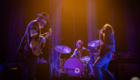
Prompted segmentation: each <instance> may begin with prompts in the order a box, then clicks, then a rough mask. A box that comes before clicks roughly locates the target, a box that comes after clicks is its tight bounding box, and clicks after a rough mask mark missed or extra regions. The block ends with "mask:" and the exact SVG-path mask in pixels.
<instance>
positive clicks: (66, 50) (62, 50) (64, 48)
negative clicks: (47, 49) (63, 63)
mask: <svg viewBox="0 0 140 80" xmlns="http://www.w3.org/2000/svg"><path fill="white" fill-rule="evenodd" d="M54 49H55V50H56V51H57V52H59V53H63V54H67V53H70V52H71V49H70V48H69V47H67V46H63V45H59V46H56V47H55V48H54Z"/></svg>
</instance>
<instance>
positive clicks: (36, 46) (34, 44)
mask: <svg viewBox="0 0 140 80" xmlns="http://www.w3.org/2000/svg"><path fill="white" fill-rule="evenodd" d="M42 44H43V43H42V42H39V41H35V40H34V39H33V40H31V42H30V48H31V49H32V52H33V54H34V55H36V56H39V55H40V54H43V53H42V46H41V45H42Z"/></svg>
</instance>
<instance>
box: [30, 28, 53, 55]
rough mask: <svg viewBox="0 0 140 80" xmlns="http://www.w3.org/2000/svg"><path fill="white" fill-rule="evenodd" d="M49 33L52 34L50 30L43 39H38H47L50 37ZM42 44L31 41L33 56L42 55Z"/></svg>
mask: <svg viewBox="0 0 140 80" xmlns="http://www.w3.org/2000/svg"><path fill="white" fill-rule="evenodd" d="M51 33H52V31H51V29H49V32H48V33H47V35H46V36H45V37H40V38H42V39H43V40H45V39H46V38H48V37H49V36H50V35H51ZM42 44H44V43H43V41H36V40H34V39H32V40H31V42H30V48H31V49H32V52H33V54H34V55H36V56H39V55H40V54H43V53H42Z"/></svg>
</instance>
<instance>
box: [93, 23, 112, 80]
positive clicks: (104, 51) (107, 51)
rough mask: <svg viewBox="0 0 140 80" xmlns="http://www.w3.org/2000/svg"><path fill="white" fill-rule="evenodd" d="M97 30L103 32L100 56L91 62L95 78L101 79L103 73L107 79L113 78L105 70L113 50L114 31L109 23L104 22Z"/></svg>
mask: <svg viewBox="0 0 140 80" xmlns="http://www.w3.org/2000/svg"><path fill="white" fill-rule="evenodd" d="M99 32H100V33H102V34H103V43H104V44H103V45H102V46H101V50H100V54H101V55H100V57H99V58H98V59H97V60H96V61H95V63H94V64H93V69H94V74H95V78H96V80H103V76H102V74H103V75H104V77H105V78H107V80H115V79H114V77H113V76H112V75H111V74H110V72H109V71H108V70H107V67H108V64H109V62H110V60H111V59H112V52H115V38H114V31H113V28H112V26H111V25H109V24H105V25H104V26H103V28H102V29H101V31H99Z"/></svg>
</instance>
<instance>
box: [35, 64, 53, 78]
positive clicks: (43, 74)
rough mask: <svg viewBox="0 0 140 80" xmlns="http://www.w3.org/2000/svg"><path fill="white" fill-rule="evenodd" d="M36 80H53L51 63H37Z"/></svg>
mask: <svg viewBox="0 0 140 80" xmlns="http://www.w3.org/2000/svg"><path fill="white" fill-rule="evenodd" d="M36 80H51V69H50V63H37V68H36Z"/></svg>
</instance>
